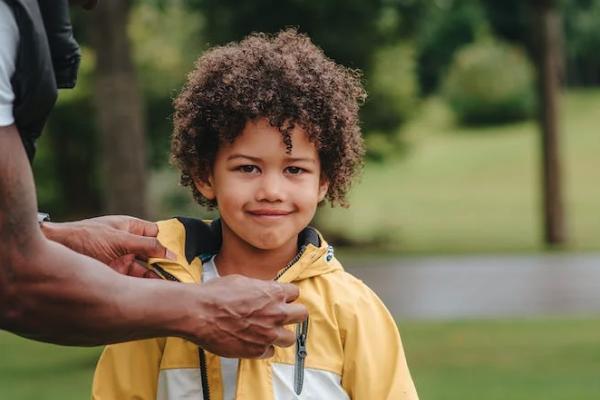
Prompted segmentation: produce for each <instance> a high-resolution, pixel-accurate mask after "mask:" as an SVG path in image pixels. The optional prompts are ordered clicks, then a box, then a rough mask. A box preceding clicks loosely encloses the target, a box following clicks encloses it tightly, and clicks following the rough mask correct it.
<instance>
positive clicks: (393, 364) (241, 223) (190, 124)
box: [93, 30, 417, 400]
mask: <svg viewBox="0 0 600 400" xmlns="http://www.w3.org/2000/svg"><path fill="white" fill-rule="evenodd" d="M364 98H365V92H364V90H363V88H362V86H361V84H360V76H359V73H358V72H356V71H353V70H349V69H346V68H344V67H342V66H340V65H337V64H335V63H334V62H333V61H332V60H330V59H328V58H326V57H325V55H324V54H323V52H322V51H321V50H320V49H318V48H317V47H316V46H314V45H313V44H312V43H311V41H310V40H309V39H308V38H307V37H306V36H304V35H300V34H298V33H297V32H296V31H294V30H286V31H283V32H281V33H279V34H278V35H276V36H274V37H271V36H267V35H262V34H253V35H250V36H249V37H247V38H246V39H245V40H243V41H241V42H240V43H232V44H228V45H226V46H223V47H216V48H213V49H212V50H209V51H207V52H206V53H204V55H203V56H202V57H200V59H199V61H198V63H197V64H196V67H195V70H194V71H192V73H191V74H190V75H189V76H188V81H187V83H186V85H185V87H184V89H183V91H182V93H181V94H180V95H179V97H178V98H177V99H176V100H175V118H174V120H175V131H174V135H173V142H172V159H173V161H174V164H175V165H176V166H177V167H178V168H179V169H180V170H181V182H182V184H183V185H185V186H189V187H190V188H191V190H192V192H193V194H194V197H195V198H196V200H197V201H198V203H200V204H201V205H207V206H212V207H217V208H218V210H219V214H220V219H218V220H216V221H213V222H212V223H209V224H207V223H204V222H201V221H199V220H193V219H188V218H176V219H171V220H167V221H163V222H159V230H160V232H159V235H158V237H159V240H160V241H161V242H162V243H163V244H164V245H165V246H166V247H168V248H169V249H170V250H172V251H173V252H175V253H176V254H177V255H178V259H177V262H173V261H169V260H166V259H164V260H163V259H160V260H151V265H152V268H153V269H154V270H155V272H157V273H158V274H160V275H161V276H162V277H163V278H165V279H170V280H177V281H181V282H186V283H192V284H198V283H205V282H207V281H209V280H210V279H213V278H215V277H218V276H224V275H229V274H241V275H246V276H249V277H254V278H259V279H277V280H279V281H282V282H293V283H295V284H296V285H298V287H299V289H300V298H299V300H298V301H299V302H301V303H303V304H304V305H306V307H307V309H308V312H309V316H310V317H309V319H308V320H307V321H306V322H305V323H303V324H300V325H299V326H297V327H294V328H293V329H295V331H296V335H297V343H296V346H295V347H291V348H276V349H275V354H274V356H273V357H272V358H269V359H258V360H250V359H242V360H237V359H226V358H222V357H218V356H216V355H213V354H209V353H208V352H205V351H204V350H202V349H199V348H198V347H197V346H196V345H194V344H193V343H191V342H188V341H185V340H184V339H180V338H162V339H151V340H142V341H136V342H130V343H124V344H118V345H113V346H108V347H107V348H106V349H105V350H104V353H103V354H102V357H101V358H100V361H99V363H98V367H97V369H96V374H95V377H94V385H93V386H94V387H93V397H94V398H95V399H134V398H135V399H155V398H156V399H208V398H210V399H224V400H231V399H244V400H289V399H322V400H335V399H358V400H367V399H374V400H384V399H393V400H414V399H417V394H416V391H415V388H414V385H413V382H412V379H411V377H410V373H409V371H408V367H407V365H406V360H405V357H404V352H403V349H402V344H401V341H400V336H399V334H398V330H397V327H396V325H395V323H394V320H393V319H392V317H391V316H390V314H389V312H388V311H387V310H386V308H385V306H384V305H383V304H382V303H381V301H380V300H379V299H378V298H377V296H376V295H375V294H374V293H373V292H372V291H371V290H369V289H368V288H367V287H366V286H365V285H364V284H363V283H362V282H361V281H359V280H358V279H355V278H354V277H352V276H351V275H349V274H347V273H346V272H344V270H343V268H342V266H341V265H340V263H339V262H338V261H337V260H336V259H335V257H334V255H333V248H332V247H331V246H329V245H328V244H327V242H325V240H324V239H323V237H321V235H320V234H319V233H318V232H317V231H316V230H314V229H313V228H310V227H308V224H309V223H310V221H311V219H312V218H313V216H314V214H315V211H316V208H317V205H318V204H319V203H320V202H322V201H324V200H325V199H326V200H329V201H330V202H331V203H332V204H336V203H338V204H342V205H345V195H346V193H347V191H348V189H349V186H350V183H351V180H352V178H353V176H354V175H355V173H356V172H357V170H358V169H359V168H360V166H361V164H362V156H363V153H364V148H363V141H362V139H361V135H360V129H359V125H358V108H359V104H360V103H361V102H362V101H363V100H364ZM156 301H157V302H158V301H161V299H156ZM290 329H292V327H290ZM240 334H241V335H243V332H240Z"/></svg>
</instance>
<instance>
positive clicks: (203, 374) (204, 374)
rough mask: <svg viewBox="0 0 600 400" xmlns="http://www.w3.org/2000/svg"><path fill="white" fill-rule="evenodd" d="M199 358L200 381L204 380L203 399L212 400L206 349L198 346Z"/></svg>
mask: <svg viewBox="0 0 600 400" xmlns="http://www.w3.org/2000/svg"><path fill="white" fill-rule="evenodd" d="M198 356H199V357H200V379H201V380H202V397H203V398H204V400H210V388H209V387H208V368H207V367H206V354H205V353H204V349H202V347H200V346H198Z"/></svg>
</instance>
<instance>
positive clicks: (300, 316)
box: [281, 303, 308, 325]
mask: <svg viewBox="0 0 600 400" xmlns="http://www.w3.org/2000/svg"><path fill="white" fill-rule="evenodd" d="M281 307H282V311H283V313H284V315H285V316H284V318H283V320H282V324H283V325H288V324H295V323H298V322H302V321H305V320H306V318H308V310H307V309H306V307H305V306H304V304H300V303H288V304H283V305H282V306H281Z"/></svg>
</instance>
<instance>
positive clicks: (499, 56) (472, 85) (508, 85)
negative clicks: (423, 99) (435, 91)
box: [443, 41, 535, 124]
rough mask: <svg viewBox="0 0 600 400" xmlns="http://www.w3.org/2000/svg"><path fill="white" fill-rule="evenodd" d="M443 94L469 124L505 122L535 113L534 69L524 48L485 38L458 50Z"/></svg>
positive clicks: (456, 112)
mask: <svg viewBox="0 0 600 400" xmlns="http://www.w3.org/2000/svg"><path fill="white" fill-rule="evenodd" d="M443 96H444V98H445V99H446V101H447V102H448V104H449V106H450V108H451V109H452V110H453V111H454V113H455V115H456V117H457V118H458V120H459V121H460V122H461V123H465V124H488V123H503V122H512V121H517V120H522V119H525V118H529V117H531V116H532V114H533V112H534V104H535V89H534V73H533V69H532V66H531V65H530V63H529V61H528V59H527V57H526V55H525V54H524V52H523V51H521V50H520V49H518V48H516V47H512V46H509V45H507V44H503V43H499V42H495V41H484V42H479V43H474V44H472V45H468V46H465V47H463V48H462V49H461V50H459V51H458V52H457V54H456V55H455V57H454V60H453V62H452V65H451V67H450V70H449V72H448V75H447V77H446V80H445V82H444V87H443Z"/></svg>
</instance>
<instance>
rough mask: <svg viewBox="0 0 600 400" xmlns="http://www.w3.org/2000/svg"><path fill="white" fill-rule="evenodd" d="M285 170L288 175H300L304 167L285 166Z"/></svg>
mask: <svg viewBox="0 0 600 400" xmlns="http://www.w3.org/2000/svg"><path fill="white" fill-rule="evenodd" d="M285 171H286V172H287V173H288V174H290V175H300V174H301V173H303V172H306V170H305V169H304V168H300V167H287V168H286V169H285Z"/></svg>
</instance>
